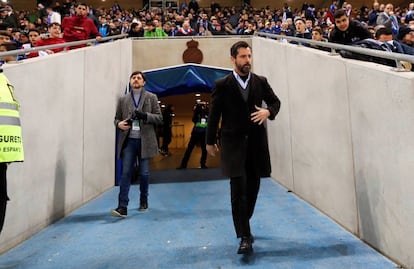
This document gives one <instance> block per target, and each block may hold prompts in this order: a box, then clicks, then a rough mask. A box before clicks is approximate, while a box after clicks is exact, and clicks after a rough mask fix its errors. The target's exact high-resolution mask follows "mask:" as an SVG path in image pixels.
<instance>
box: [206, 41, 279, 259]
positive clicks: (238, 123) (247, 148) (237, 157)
mask: <svg viewBox="0 0 414 269" xmlns="http://www.w3.org/2000/svg"><path fill="white" fill-rule="evenodd" d="M230 54H231V60H232V62H233V64H234V71H233V72H232V73H231V74H229V75H227V76H225V77H224V78H222V79H219V80H218V81H216V83H215V87H214V89H213V93H212V95H211V103H210V105H211V109H210V114H209V117H208V124H207V134H206V144H207V146H206V147H207V151H208V153H209V154H210V155H212V156H215V154H216V152H217V151H218V150H219V148H218V146H217V143H216V135H217V130H218V125H219V121H220V118H221V131H220V145H221V161H222V162H221V165H222V169H223V174H224V175H225V176H228V177H230V189H231V206H232V216H233V223H234V228H235V230H236V235H237V238H241V241H240V246H239V249H238V251H237V253H238V254H249V253H251V252H252V251H253V247H252V244H253V236H252V234H251V232H250V223H249V221H250V218H251V217H252V215H253V211H254V207H255V204H256V199H257V194H258V192H259V186H260V177H267V176H269V175H270V172H271V167H270V156H269V149H268V143H267V133H266V127H265V126H264V125H263V123H264V122H265V121H266V119H268V118H269V119H271V120H273V119H274V118H275V116H276V114H277V113H278V112H279V109H280V101H279V98H278V97H277V96H276V95H275V94H274V92H273V90H272V88H271V87H270V85H269V83H268V82H267V80H266V78H265V77H262V76H258V75H256V74H254V73H252V72H250V68H251V60H252V59H251V57H252V54H251V48H250V46H249V45H248V44H247V43H246V42H244V41H239V42H236V43H235V44H233V46H232V47H231V49H230ZM263 101H264V102H265V103H266V105H267V107H266V108H263V107H262V103H263Z"/></svg>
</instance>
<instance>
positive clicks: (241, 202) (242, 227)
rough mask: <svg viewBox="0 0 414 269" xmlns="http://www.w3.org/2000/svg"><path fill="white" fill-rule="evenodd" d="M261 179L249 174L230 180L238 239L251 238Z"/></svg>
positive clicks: (234, 222)
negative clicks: (252, 221) (251, 225)
mask: <svg viewBox="0 0 414 269" xmlns="http://www.w3.org/2000/svg"><path fill="white" fill-rule="evenodd" d="M259 188H260V177H258V176H256V175H253V174H252V173H249V172H247V175H244V176H241V177H232V178H230V193H231V212H232V216H233V224H234V228H235V230H236V235H237V237H238V238H240V237H243V236H250V234H251V231H250V219H251V217H252V216H253V212H254V207H255V205H256V200H257V194H258V193H259Z"/></svg>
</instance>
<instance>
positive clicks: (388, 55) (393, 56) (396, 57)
mask: <svg viewBox="0 0 414 269" xmlns="http://www.w3.org/2000/svg"><path fill="white" fill-rule="evenodd" d="M127 36H128V35H127V34H120V35H114V36H108V37H104V38H102V41H100V42H98V41H96V39H87V40H81V41H74V42H67V43H61V44H56V45H48V46H40V47H33V48H28V49H18V50H12V51H7V52H0V57H2V56H16V55H23V54H26V53H30V52H35V51H41V50H48V49H55V48H64V51H67V50H69V48H70V47H73V46H79V45H86V44H89V45H98V44H99V43H101V42H105V41H112V40H116V39H122V38H126V37H127ZM253 36H258V37H266V38H270V39H273V40H275V41H279V42H280V41H287V42H291V41H295V42H297V44H298V45H302V44H309V45H314V46H318V47H324V48H329V49H331V52H330V55H338V53H337V52H336V51H337V50H346V51H350V52H354V53H359V54H363V55H369V56H373V57H379V58H384V59H389V60H393V61H395V65H396V68H393V70H395V71H407V70H406V69H405V68H404V67H403V66H402V64H401V61H405V62H409V63H412V64H414V56H412V55H408V54H401V53H394V52H387V51H380V50H375V49H369V48H360V47H355V46H349V45H342V44H336V43H331V42H321V41H315V40H312V39H304V38H299V37H292V36H285V35H276V34H268V33H261V32H257V33H255V34H254V35H253ZM231 37H240V38H251V36H246V35H219V36H188V37H187V36H185V37H184V36H182V37H181V36H174V37H170V36H166V37H138V38H132V39H134V40H142V39H154V38H158V39H171V38H174V39H181V38H182V39H204V38H231ZM311 48H312V47H311ZM328 53H329V52H328Z"/></svg>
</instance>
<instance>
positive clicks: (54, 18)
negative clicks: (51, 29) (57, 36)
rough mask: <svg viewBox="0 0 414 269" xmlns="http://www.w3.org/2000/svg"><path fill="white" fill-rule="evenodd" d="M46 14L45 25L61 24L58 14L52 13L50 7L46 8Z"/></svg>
mask: <svg viewBox="0 0 414 269" xmlns="http://www.w3.org/2000/svg"><path fill="white" fill-rule="evenodd" d="M46 13H47V25H49V24H51V23H58V24H59V25H60V24H61V23H62V17H61V15H60V14H59V13H58V12H56V11H53V8H52V7H47V8H46Z"/></svg>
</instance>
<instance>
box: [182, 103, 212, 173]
mask: <svg viewBox="0 0 414 269" xmlns="http://www.w3.org/2000/svg"><path fill="white" fill-rule="evenodd" d="M207 118H208V107H207V104H206V103H205V102H199V103H197V104H196V105H195V106H194V113H193V122H194V127H193V130H192V131H191V137H190V141H189V142H188V145H187V149H186V151H185V153H184V156H183V159H182V160H181V164H180V166H178V167H177V169H186V168H187V163H188V160H189V159H190V156H191V152H193V149H194V147H195V146H196V145H200V148H201V158H200V168H202V169H207V166H206V161H207V150H206V128H207Z"/></svg>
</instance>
